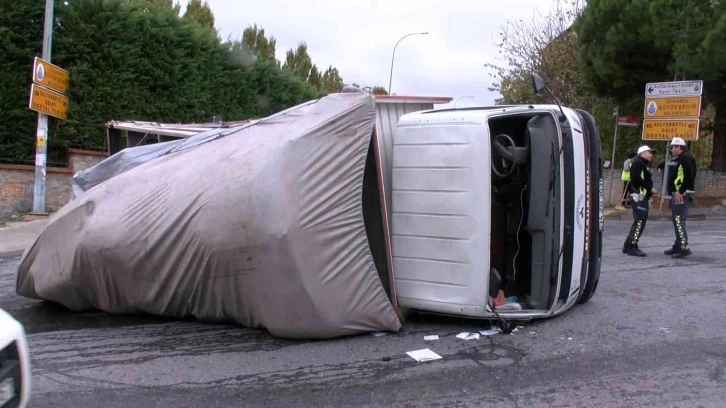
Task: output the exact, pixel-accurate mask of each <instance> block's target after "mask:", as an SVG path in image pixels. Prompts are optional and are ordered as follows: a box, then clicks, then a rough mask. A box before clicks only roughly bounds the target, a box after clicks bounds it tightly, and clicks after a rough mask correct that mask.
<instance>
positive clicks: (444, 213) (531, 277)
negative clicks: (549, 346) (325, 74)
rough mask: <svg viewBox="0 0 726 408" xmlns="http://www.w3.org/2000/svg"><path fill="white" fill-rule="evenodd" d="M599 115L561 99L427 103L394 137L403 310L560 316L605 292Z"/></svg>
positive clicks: (394, 231) (394, 247)
mask: <svg viewBox="0 0 726 408" xmlns="http://www.w3.org/2000/svg"><path fill="white" fill-rule="evenodd" d="M600 152H601V151H600V140H599V134H598V130H597V126H596V124H595V121H594V118H593V117H592V115H590V114H589V113H587V112H585V111H581V110H576V109H570V108H561V107H560V106H558V105H526V106H490V107H474V108H464V109H439V110H426V111H419V112H414V113H409V114H406V115H403V116H402V117H401V118H400V119H399V122H398V126H397V128H396V132H395V136H394V138H393V155H392V156H393V157H392V164H391V174H392V177H391V178H392V180H391V208H390V235H391V253H392V264H393V271H394V273H395V277H394V281H395V288H396V293H397V302H398V305H399V306H400V307H402V308H404V309H413V310H417V311H423V312H431V313H437V314H447V315H459V316H467V317H474V318H493V317H494V316H495V314H498V315H499V316H501V317H505V316H507V317H509V318H510V319H514V320H517V319H529V318H540V317H548V316H553V315H556V314H559V313H562V312H564V311H566V310H568V309H570V308H571V307H572V306H573V305H575V304H576V303H578V302H580V303H583V302H586V301H587V300H588V299H590V298H591V297H592V296H593V294H594V293H595V291H596V289H597V284H598V280H599V275H600V259H601V255H602V228H603V200H602V196H603V191H602V189H603V188H602V187H603V177H602V160H601V154H600Z"/></svg>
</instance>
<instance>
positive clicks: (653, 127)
mask: <svg viewBox="0 0 726 408" xmlns="http://www.w3.org/2000/svg"><path fill="white" fill-rule="evenodd" d="M699 124H700V120H699V119H644V120H643V140H671V139H673V138H674V137H680V138H683V140H698V133H699V131H698V129H699Z"/></svg>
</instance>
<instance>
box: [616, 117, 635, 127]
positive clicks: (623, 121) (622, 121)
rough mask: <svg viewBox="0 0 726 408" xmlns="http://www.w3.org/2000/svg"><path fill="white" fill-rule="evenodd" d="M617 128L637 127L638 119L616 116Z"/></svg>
mask: <svg viewBox="0 0 726 408" xmlns="http://www.w3.org/2000/svg"><path fill="white" fill-rule="evenodd" d="M618 126H632V127H638V117H637V116H630V115H623V116H618Z"/></svg>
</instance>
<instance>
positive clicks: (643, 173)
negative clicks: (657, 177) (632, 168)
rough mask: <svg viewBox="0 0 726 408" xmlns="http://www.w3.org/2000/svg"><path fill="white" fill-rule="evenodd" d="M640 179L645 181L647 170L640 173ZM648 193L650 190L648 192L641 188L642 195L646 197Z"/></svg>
mask: <svg viewBox="0 0 726 408" xmlns="http://www.w3.org/2000/svg"><path fill="white" fill-rule="evenodd" d="M640 179H641V180H643V181H645V170H643V171H641V172H640ZM647 193H648V190H646V189H645V187H641V188H640V194H643V195H645V194H647Z"/></svg>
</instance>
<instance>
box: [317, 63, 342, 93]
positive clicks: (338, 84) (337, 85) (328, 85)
mask: <svg viewBox="0 0 726 408" xmlns="http://www.w3.org/2000/svg"><path fill="white" fill-rule="evenodd" d="M342 88H343V78H341V77H340V73H339V72H338V68H334V67H332V66H329V67H328V69H326V70H325V73H323V80H322V88H320V91H321V92H323V93H331V92H339V91H340V90H341V89H342Z"/></svg>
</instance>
